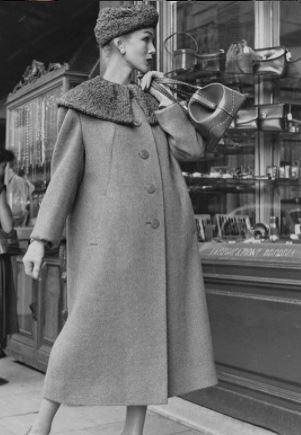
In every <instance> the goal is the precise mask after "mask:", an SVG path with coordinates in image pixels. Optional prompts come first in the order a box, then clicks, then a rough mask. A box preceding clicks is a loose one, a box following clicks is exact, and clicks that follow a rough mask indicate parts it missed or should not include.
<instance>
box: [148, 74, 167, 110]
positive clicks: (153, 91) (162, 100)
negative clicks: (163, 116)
mask: <svg viewBox="0 0 301 435" xmlns="http://www.w3.org/2000/svg"><path fill="white" fill-rule="evenodd" d="M163 78H164V74H163V73H162V72H160V71H148V72H147V73H146V74H144V76H143V77H142V79H141V82H140V86H141V88H142V90H143V91H149V93H150V94H152V95H153V96H154V97H155V98H156V99H157V100H158V101H159V103H160V106H164V107H166V106H169V105H171V104H173V100H171V99H169V98H168V97H167V96H165V95H163V94H161V92H160V91H158V90H157V89H155V88H154V87H153V86H152V81H153V79H159V80H160V79H163ZM160 86H162V87H164V88H165V90H166V91H167V92H168V93H170V94H171V92H170V90H169V89H168V87H166V86H164V85H163V84H162V83H160ZM171 95H172V94H171Z"/></svg>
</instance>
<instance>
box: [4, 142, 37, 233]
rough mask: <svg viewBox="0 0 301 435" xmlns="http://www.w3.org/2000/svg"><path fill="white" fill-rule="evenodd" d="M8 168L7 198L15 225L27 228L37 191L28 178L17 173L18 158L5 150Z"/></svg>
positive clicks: (6, 181)
mask: <svg viewBox="0 0 301 435" xmlns="http://www.w3.org/2000/svg"><path fill="white" fill-rule="evenodd" d="M5 152H6V159H7V166H6V170H5V185H6V197H7V201H8V204H9V206H10V208H11V210H12V214H13V219H14V224H15V225H16V226H25V225H27V222H28V217H29V210H28V208H29V202H30V197H31V195H32V193H33V191H34V189H35V187H34V185H33V184H32V183H31V182H30V180H29V179H28V177H27V176H26V175H25V174H24V173H23V174H22V173H20V172H18V173H17V172H16V156H15V154H14V153H13V152H12V151H11V150H5Z"/></svg>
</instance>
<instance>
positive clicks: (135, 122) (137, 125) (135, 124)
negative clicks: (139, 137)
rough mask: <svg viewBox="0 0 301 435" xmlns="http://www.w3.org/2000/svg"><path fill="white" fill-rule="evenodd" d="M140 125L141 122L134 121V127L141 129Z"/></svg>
mask: <svg viewBox="0 0 301 435" xmlns="http://www.w3.org/2000/svg"><path fill="white" fill-rule="evenodd" d="M141 125H142V122H140V121H134V126H135V127H141Z"/></svg>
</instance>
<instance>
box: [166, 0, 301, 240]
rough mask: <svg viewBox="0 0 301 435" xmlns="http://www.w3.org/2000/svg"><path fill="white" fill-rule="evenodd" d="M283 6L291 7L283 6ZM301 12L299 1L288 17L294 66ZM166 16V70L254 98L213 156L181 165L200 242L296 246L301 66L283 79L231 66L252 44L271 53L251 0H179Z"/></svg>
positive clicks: (285, 36) (300, 212)
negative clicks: (235, 50) (237, 47)
mask: <svg viewBox="0 0 301 435" xmlns="http://www.w3.org/2000/svg"><path fill="white" fill-rule="evenodd" d="M259 3H264V2H259ZM271 3H275V2H271ZM284 7H285V8H286V3H285V5H284V4H283V3H281V8H284ZM296 9H297V12H296ZM300 11H301V8H300V5H297V4H295V6H293V5H290V7H289V10H288V11H287V10H286V13H285V15H284V14H282V15H281V16H282V17H284V16H285V19H284V18H282V21H281V29H282V30H281V38H280V39H281V40H280V45H281V46H284V47H285V48H286V49H287V51H288V53H286V54H285V60H286V59H291V60H295V59H296V58H297V57H298V55H299V53H301V45H300V42H298V41H300V38H298V37H299V36H300V30H299V31H298V26H297V22H298V19H297V18H296V17H297V14H300ZM169 13H170V27H169V34H168V35H167V36H166V37H165V39H164V40H163V42H162V50H163V53H164V58H165V63H164V66H165V69H166V71H165V74H166V75H167V76H169V77H171V78H176V79H179V80H182V81H185V82H188V83H191V84H194V85H198V86H201V87H202V86H205V85H206V84H208V83H212V82H216V81H217V82H221V83H223V84H225V85H227V86H230V87H232V88H234V89H237V90H239V91H240V92H242V93H244V94H245V95H246V96H247V99H246V103H245V105H244V107H243V108H242V109H241V110H240V111H239V113H238V115H237V118H236V120H235V121H234V122H233V123H232V126H231V128H230V129H229V130H228V132H227V134H226V135H225V136H224V137H223V138H222V140H221V141H220V143H219V145H218V147H217V148H216V150H215V152H214V153H211V154H209V153H206V155H205V156H204V158H203V159H202V160H201V161H199V162H196V163H186V164H182V165H181V168H182V171H183V175H184V177H185V179H186V182H187V186H188V189H189V192H190V196H191V199H192V203H193V208H194V211H195V214H196V223H197V228H198V237H199V241H200V242H202V241H208V240H212V239H214V240H217V241H231V242H233V241H250V242H253V241H254V242H258V241H266V240H269V241H273V242H275V241H277V242H281V241H284V242H287V243H298V242H299V240H300V237H301V236H300V232H301V225H300V224H301V190H300V189H301V148H300V140H301V98H300V89H301V86H300V84H301V83H300V80H301V60H300V62H298V61H297V62H292V63H290V64H289V67H287V69H286V70H285V69H284V71H283V73H282V74H279V75H278V73H275V72H273V71H272V72H265V73H262V71H260V69H258V72H257V71H256V70H255V68H254V67H253V68H252V69H251V70H249V71H247V69H246V66H245V64H243V63H239V68H240V69H241V71H240V70H238V71H237V70H236V71H235V72H233V71H231V70H230V69H229V68H227V62H228V65H229V54H230V50H231V46H233V44H237V42H239V41H243V44H244V47H245V48H244V50H243V51H244V52H250V53H253V49H254V47H255V45H257V46H262V47H265V45H264V44H265V42H264V37H263V36H264V35H263V34H264V30H265V29H263V28H262V27H261V28H260V32H261V37H259V36H258V32H257V28H258V25H259V24H258V19H257V20H255V13H256V11H255V8H254V2H252V1H246V2H241V1H238V2H237V1H236V2H233V1H215V2H209V1H208V2H206V1H202V2H184V1H183V2H182V1H178V2H172V5H171V8H170V11H169ZM288 15H289V17H288ZM294 23H295V24H294ZM261 24H262V23H261ZM267 27H268V26H267ZM270 27H271V26H270ZM266 30H267V29H266ZM270 45H271V44H270ZM277 45H279V44H277ZM275 50H276V47H272V48H271V49H270V52H271V53H274V52H276V51H275ZM244 54H245V53H244ZM237 56H238V55H237ZM245 57H246V56H245ZM283 59H284V57H283ZM239 62H241V58H240V59H239ZM299 69H300V71H299ZM275 227H276V230H275V229H274V228H275Z"/></svg>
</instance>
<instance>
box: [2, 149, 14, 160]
mask: <svg viewBox="0 0 301 435" xmlns="http://www.w3.org/2000/svg"><path fill="white" fill-rule="evenodd" d="M3 151H4V152H5V155H6V159H5V160H6V161H7V162H13V161H14V160H16V156H15V154H14V153H13V152H12V151H11V150H3Z"/></svg>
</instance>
